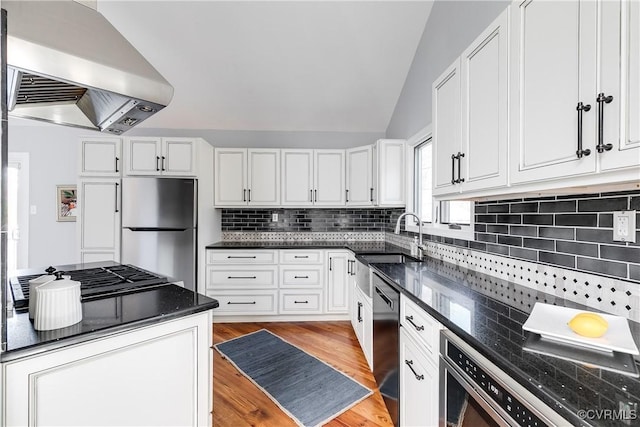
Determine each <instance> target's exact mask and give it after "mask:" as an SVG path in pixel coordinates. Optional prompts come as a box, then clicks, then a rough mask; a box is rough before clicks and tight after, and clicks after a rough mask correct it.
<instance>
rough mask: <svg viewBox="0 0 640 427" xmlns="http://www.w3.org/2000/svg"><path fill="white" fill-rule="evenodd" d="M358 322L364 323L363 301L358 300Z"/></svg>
mask: <svg viewBox="0 0 640 427" xmlns="http://www.w3.org/2000/svg"><path fill="white" fill-rule="evenodd" d="M358 323H362V303H361V302H358Z"/></svg>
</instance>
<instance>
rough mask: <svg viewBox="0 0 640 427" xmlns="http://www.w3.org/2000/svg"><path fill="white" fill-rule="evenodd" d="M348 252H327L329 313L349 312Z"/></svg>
mask: <svg viewBox="0 0 640 427" xmlns="http://www.w3.org/2000/svg"><path fill="white" fill-rule="evenodd" d="M348 259H349V255H348V254H347V253H346V252H327V262H328V265H327V274H328V279H327V312H329V313H347V312H348V311H349V298H348V296H349V290H348V288H347V280H348V279H347V260H348Z"/></svg>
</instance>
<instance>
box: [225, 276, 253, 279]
mask: <svg viewBox="0 0 640 427" xmlns="http://www.w3.org/2000/svg"><path fill="white" fill-rule="evenodd" d="M255 278H256V276H227V279H255Z"/></svg>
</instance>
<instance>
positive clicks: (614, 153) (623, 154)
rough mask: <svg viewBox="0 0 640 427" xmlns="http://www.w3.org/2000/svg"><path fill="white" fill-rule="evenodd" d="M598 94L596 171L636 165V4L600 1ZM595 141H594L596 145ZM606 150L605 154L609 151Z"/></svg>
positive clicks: (639, 147) (639, 71)
mask: <svg viewBox="0 0 640 427" xmlns="http://www.w3.org/2000/svg"><path fill="white" fill-rule="evenodd" d="M600 7H601V13H602V18H601V21H602V22H603V24H602V33H601V40H600V54H601V60H600V64H599V66H600V80H599V82H598V90H597V92H598V94H599V93H603V94H604V96H612V97H613V99H612V102H610V103H609V104H604V111H603V140H602V143H603V145H604V146H605V151H603V152H602V153H599V152H597V150H596V153H597V154H596V155H597V156H598V157H599V160H600V170H601V171H610V170H615V169H620V168H629V167H635V168H637V167H638V166H639V165H640V3H639V2H638V1H603V2H602V3H601V6H600ZM597 142H598V141H596V143H597ZM608 144H611V145H610V147H611V148H610V149H609V150H606V148H608V147H609V145H608Z"/></svg>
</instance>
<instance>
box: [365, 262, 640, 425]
mask: <svg viewBox="0 0 640 427" xmlns="http://www.w3.org/2000/svg"><path fill="white" fill-rule="evenodd" d="M373 266H374V268H375V269H376V270H377V271H378V272H380V273H381V274H382V276H383V277H385V278H386V279H389V280H390V281H391V282H392V285H393V286H395V287H396V288H397V289H398V290H400V291H401V292H402V293H403V294H405V295H407V296H408V297H409V298H410V299H411V300H413V301H415V302H416V303H417V304H418V305H419V306H420V307H422V308H423V309H424V310H425V311H426V312H428V313H429V314H430V315H432V316H433V317H434V318H435V319H437V320H438V321H440V322H441V323H442V324H443V325H444V326H445V327H446V328H448V329H450V330H451V331H453V332H454V333H456V335H458V336H459V337H461V338H462V339H464V340H465V341H466V342H467V343H469V344H470V345H471V346H472V347H474V348H475V349H476V350H477V351H478V352H480V353H481V354H483V355H484V356H485V357H487V358H488V359H489V360H490V361H492V362H493V363H494V364H495V365H496V366H498V367H499V368H500V369H502V370H503V371H504V372H505V373H507V374H508V375H509V376H511V377H512V378H514V379H515V380H516V381H518V382H519V383H520V384H522V385H523V386H524V387H526V388H527V389H528V390H529V391H531V392H532V393H533V394H534V395H536V396H538V397H539V398H540V399H541V400H542V401H544V402H545V403H547V404H548V405H549V406H550V407H551V408H553V409H554V410H556V411H557V412H558V413H559V414H560V415H561V416H562V417H564V418H565V419H567V420H568V421H569V422H571V423H572V424H573V425H576V426H581V425H607V426H608V425H620V426H629V425H636V426H638V425H640V413H639V412H638V410H640V379H638V378H633V377H631V376H628V375H624V374H620V373H615V372H611V371H609V370H604V369H599V368H596V367H593V366H589V365H586V364H582V363H576V362H570V361H567V360H564V359H560V358H557V357H552V356H544V355H541V354H537V353H531V352H529V351H527V350H524V348H523V347H524V344H525V341H526V339H527V337H528V335H527V334H529V333H528V332H525V331H523V330H522V325H523V323H524V322H525V321H526V319H527V317H528V315H529V313H530V312H531V310H532V309H533V306H534V304H535V303H536V302H537V301H539V302H543V303H549V304H555V305H559V306H566V307H571V308H577V309H584V310H591V311H594V309H592V308H589V307H585V306H582V305H579V304H576V303H573V302H571V301H567V300H564V299H561V298H558V297H555V296H553V295H549V294H546V293H544V292H539V291H537V290H535V289H530V288H526V287H524V286H519V285H516V284H514V283H512V282H508V281H505V280H501V279H498V278H495V277H491V276H487V275H484V274H481V273H477V272H474V271H470V270H467V269H464V268H460V267H457V266H455V265H453V264H449V263H445V262H442V261H439V260H434V259H426V260H425V261H424V262H421V263H405V264H374V265H373ZM451 303H455V304H456V305H457V308H460V307H459V306H462V307H464V308H465V309H467V310H468V311H469V313H470V318H469V317H466V318H465V316H458V315H456V313H458V314H459V311H460V310H452V309H451ZM629 325H630V327H631V332H632V335H633V336H634V337H635V341H636V345H638V344H640V342H639V341H640V324H638V323H636V322H632V321H629ZM576 354H580V351H579V350H577V351H576ZM577 360H581V359H580V358H578V359H577ZM636 364H638V360H636ZM620 402H622V403H623V404H624V405H631V409H633V408H634V406H633V405H637V406H635V408H637V410H636V411H635V419H631V420H627V423H624V422H622V421H616V420H613V419H609V420H604V419H601V420H582V419H580V418H579V416H578V415H577V414H578V413H579V411H580V410H600V409H610V410H612V411H618V410H620V409H621V407H620V405H621V403H620ZM609 418H612V417H609Z"/></svg>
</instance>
